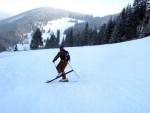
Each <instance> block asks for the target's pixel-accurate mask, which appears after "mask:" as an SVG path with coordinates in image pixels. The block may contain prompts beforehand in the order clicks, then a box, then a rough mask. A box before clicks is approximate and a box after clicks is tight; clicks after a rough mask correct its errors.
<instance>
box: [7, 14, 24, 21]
mask: <svg viewBox="0 0 150 113" xmlns="http://www.w3.org/2000/svg"><path fill="white" fill-rule="evenodd" d="M23 17H24V15H18V16H15V17H13V18H11V19H9V20H8V21H7V22H8V23H12V22H14V21H16V20H18V19H20V18H23Z"/></svg>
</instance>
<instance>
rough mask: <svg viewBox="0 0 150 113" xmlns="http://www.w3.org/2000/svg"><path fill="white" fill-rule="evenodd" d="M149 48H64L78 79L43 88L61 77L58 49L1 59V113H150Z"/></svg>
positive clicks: (136, 44) (134, 44)
mask: <svg viewBox="0 0 150 113" xmlns="http://www.w3.org/2000/svg"><path fill="white" fill-rule="evenodd" d="M149 44H150V37H147V38H144V39H138V40H134V41H130V42H124V43H119V44H111V45H102V46H84V47H72V48H71V47H70V48H66V50H68V51H69V52H70V55H71V62H70V65H71V66H72V67H73V68H74V70H75V71H76V72H77V74H78V75H79V76H80V78H79V79H78V78H77V76H76V75H75V73H74V72H72V73H70V74H68V75H67V77H68V79H69V80H70V81H71V82H67V83H61V82H57V81H58V80H56V81H54V82H51V83H45V82H46V81H47V80H48V79H52V78H54V77H56V75H57V71H56V69H55V66H54V64H53V63H52V60H53V58H54V56H55V55H56V54H57V52H58V49H47V50H32V51H20V52H3V53H0V113H150V60H149V58H150V46H149ZM57 63H58V61H57V62H56V64H57ZM70 69H71V68H70V67H69V66H68V67H67V68H66V71H69V70H70Z"/></svg>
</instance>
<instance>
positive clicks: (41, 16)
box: [0, 7, 93, 34]
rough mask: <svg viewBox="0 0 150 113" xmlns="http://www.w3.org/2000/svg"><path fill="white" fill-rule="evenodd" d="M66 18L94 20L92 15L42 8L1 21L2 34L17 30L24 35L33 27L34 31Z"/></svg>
mask: <svg viewBox="0 0 150 113" xmlns="http://www.w3.org/2000/svg"><path fill="white" fill-rule="evenodd" d="M65 17H71V18H76V19H82V20H88V19H90V18H93V16H92V15H85V14H80V13H75V12H71V11H66V10H61V9H55V8H51V7H41V8H37V9H33V10H30V11H27V12H24V13H21V14H19V15H16V16H14V17H11V18H8V19H5V20H2V21H0V29H1V28H3V29H2V30H1V31H0V32H6V31H10V30H14V29H15V30H17V31H16V32H17V34H23V33H25V32H29V31H30V30H31V27H32V28H33V29H34V28H35V27H36V25H37V24H40V25H45V24H47V22H48V21H51V20H56V19H60V18H65Z"/></svg>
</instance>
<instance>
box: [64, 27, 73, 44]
mask: <svg viewBox="0 0 150 113" xmlns="http://www.w3.org/2000/svg"><path fill="white" fill-rule="evenodd" d="M65 46H66V47H73V46H74V42H73V30H72V29H71V30H70V31H68V33H67V35H66V39H65Z"/></svg>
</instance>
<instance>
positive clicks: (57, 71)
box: [54, 62, 59, 74]
mask: <svg viewBox="0 0 150 113" xmlns="http://www.w3.org/2000/svg"><path fill="white" fill-rule="evenodd" d="M54 65H55V68H56V70H57V67H56V64H55V62H54ZM57 73H58V70H57ZM58 74H59V73H58Z"/></svg>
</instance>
